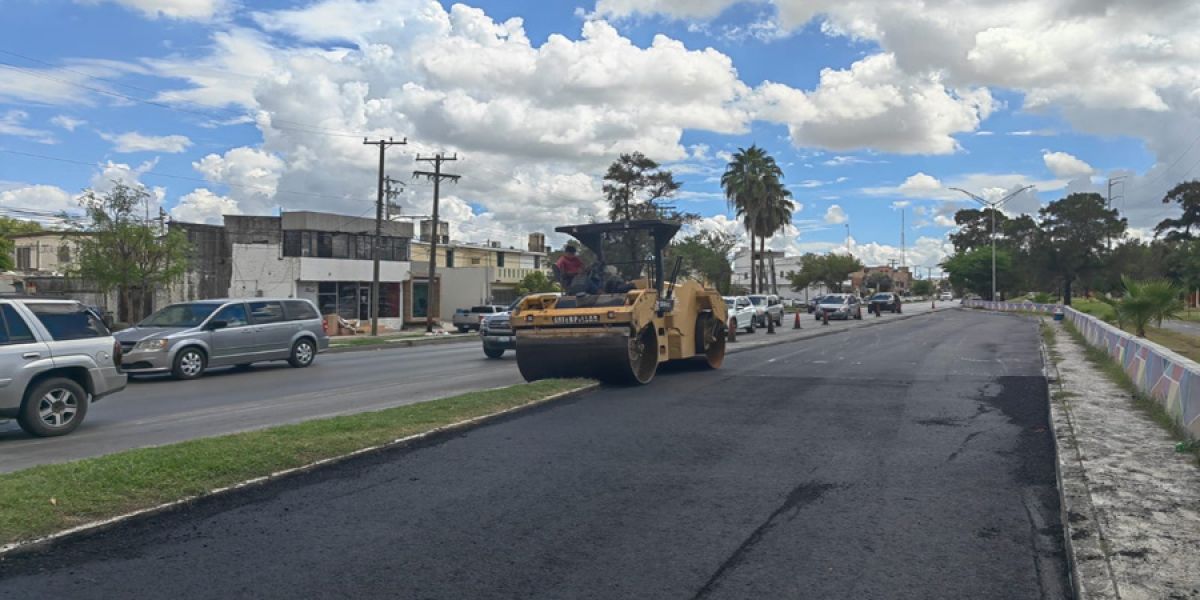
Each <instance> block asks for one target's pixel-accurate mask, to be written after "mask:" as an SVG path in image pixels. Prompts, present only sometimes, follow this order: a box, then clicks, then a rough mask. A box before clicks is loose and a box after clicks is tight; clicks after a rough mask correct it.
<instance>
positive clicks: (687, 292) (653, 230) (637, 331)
mask: <svg viewBox="0 0 1200 600" xmlns="http://www.w3.org/2000/svg"><path fill="white" fill-rule="evenodd" d="M679 228H680V224H679V223H676V222H671V221H663V220H657V219H654V220H638V221H620V222H615V223H591V224H587V225H572V226H568V227H559V228H558V229H557V230H556V231H558V232H560V233H566V234H568V235H571V236H572V237H574V238H575V239H577V240H579V242H580V243H582V244H583V245H584V246H585V247H586V248H587V249H588V250H590V251H591V254H592V255H593V256H594V257H595V258H594V260H593V262H592V264H591V265H588V267H587V268H586V269H585V271H584V273H583V274H581V275H580V276H579V277H576V278H574V280H573V281H571V282H565V283H566V293H564V294H563V295H561V296H555V295H553V294H544V295H534V296H529V297H527V298H525V299H524V301H523V302H522V303H521V304H520V305H519V306H517V307H516V309H515V310H514V311H513V314H512V326H513V329H514V331H515V334H516V337H517V365H518V366H519V367H520V370H521V375H522V376H524V377H525V379H526V380H528V381H534V380H538V379H548V378H556V377H590V378H594V379H599V380H601V381H605V382H611V383H629V384H643V383H648V382H649V381H650V380H651V379H653V378H654V374H655V373H656V372H657V370H658V365H659V363H663V362H667V361H675V360H691V359H695V360H697V361H699V362H701V363H703V364H704V365H706V366H708V367H709V368H714V369H715V368H718V367H720V366H721V363H722V362H723V360H724V358H725V333H726V329H725V323H726V320H727V319H726V315H725V301H724V300H723V299H722V298H721V295H720V294H719V293H717V292H716V291H715V290H711V289H706V288H704V286H702V285H700V284H699V283H697V282H695V281H690V280H689V281H682V282H680V281H678V277H679V262H678V261H676V262H675V264H674V265H673V266H672V274H671V275H670V276H669V277H668V276H667V274H666V269H665V267H664V264H663V261H664V257H663V253H664V251H665V250H666V248H667V245H668V244H669V243H670V241H671V238H673V237H674V236H675V234H676V233H677V232H678V231H679ZM609 261H611V262H609Z"/></svg>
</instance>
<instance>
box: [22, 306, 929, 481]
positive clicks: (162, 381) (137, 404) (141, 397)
mask: <svg viewBox="0 0 1200 600" xmlns="http://www.w3.org/2000/svg"><path fill="white" fill-rule="evenodd" d="M905 309H906V311H909V312H911V313H913V314H917V313H920V312H927V311H928V310H929V306H927V305H920V306H906V307H905ZM805 317H807V319H809V320H805V321H803V326H804V327H805V329H803V330H801V331H795V330H792V329H790V327H791V325H792V323H790V322H789V323H785V324H784V327H783V328H781V329H780V330H779V333H778V334H777V335H775V336H770V335H768V334H766V333H765V330H761V329H760V330H759V331H758V333H755V334H753V335H745V334H743V335H740V336H739V337H738V341H737V342H736V343H735V344H733V345H732V346H731V347H733V348H739V347H750V346H756V345H762V344H765V343H774V342H781V341H787V340H789V339H792V338H795V337H799V336H800V335H810V334H812V333H813V332H814V331H813V328H814V327H815V328H818V329H820V330H822V331H836V330H841V329H848V328H854V327H861V326H863V325H865V324H871V323H873V322H874V321H876V320H879V321H884V322H886V321H888V320H889V319H891V318H892V316H891V315H888V316H886V317H881V318H876V317H871V316H866V317H864V320H863V321H835V322H833V323H832V324H831V325H829V326H827V327H823V326H821V325H820V324H818V323H815V322H813V321H811V316H808V315H802V318H805ZM522 381H524V380H523V379H522V378H521V376H520V374H519V373H518V372H517V369H516V359H515V358H514V355H513V353H512V352H508V353H506V354H505V356H504V358H503V359H501V360H490V359H487V358H485V357H484V356H483V351H482V350H481V349H480V345H479V342H478V341H464V342H462V343H456V344H446V345H432V346H420V347H415V348H387V349H379V350H367V351H362V352H347V353H335V354H323V355H321V356H319V357H318V358H317V361H316V363H315V364H314V365H313V366H312V367H310V368H308V369H301V370H297V369H292V368H291V367H288V366H287V365H286V363H268V364H263V365H258V366H255V367H253V368H251V369H249V370H246V371H239V370H235V369H224V370H219V371H215V372H213V373H211V374H209V375H206V376H205V377H202V378H200V379H198V380H194V381H175V380H173V379H170V378H169V377H166V376H160V377H154V378H144V379H137V380H134V381H132V382H130V385H129V387H128V388H127V389H126V390H125V391H124V392H121V393H119V394H116V395H113V396H110V397H108V398H105V399H104V400H102V401H100V402H98V403H96V404H95V405H93V406H92V407H91V410H90V411H89V413H88V416H87V420H86V421H84V423H83V425H82V426H81V427H80V428H79V429H78V430H76V431H75V432H74V433H72V434H71V435H69V436H66V437H60V438H50V439H37V438H32V437H30V436H28V435H26V434H25V433H24V432H23V431H21V430H20V429H19V428H18V427H17V426H16V423H15V422H10V423H8V424H3V423H0V473H3V472H8V471H15V470H18V469H23V468H28V467H30V466H34V465H38V464H46V463H55V462H66V461H70V460H77V459H80V458H86V457H90V456H98V455H103V454H109V453H112V452H119V451H121V450H128V449H131V448H141V447H146V446H155V445H161V444H168V443H172V442H179V441H184V440H189V439H194V438H198V437H205V436H213V435H222V434H228V433H235V432H238V431H246V430H250V429H258V428H262V427H269V426H272V425H279V424H284V423H295V422H299V421H303V420H306V419H313V418H320V417H328V416H335V415H340V414H349V413H356V412H364V411H370V410H379V409H382V408H389V407H393V406H400V405H403V404H411V403H414V402H423V401H426V400H433V399H436V398H443V397H446V396H451V395H454V394H459V393H463V392H468V391H474V390H481V389H487V388H494V387H500V386H505V385H512V384H515V383H520V382H522Z"/></svg>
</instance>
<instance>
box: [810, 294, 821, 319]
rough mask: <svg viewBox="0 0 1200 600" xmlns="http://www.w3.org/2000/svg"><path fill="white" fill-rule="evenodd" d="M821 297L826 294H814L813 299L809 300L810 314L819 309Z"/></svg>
mask: <svg viewBox="0 0 1200 600" xmlns="http://www.w3.org/2000/svg"><path fill="white" fill-rule="evenodd" d="M821 298H824V296H813V298H812V300H809V301H808V314H810V315H811V314H813V313H814V312H816V310H817V305H818V304H820V303H821Z"/></svg>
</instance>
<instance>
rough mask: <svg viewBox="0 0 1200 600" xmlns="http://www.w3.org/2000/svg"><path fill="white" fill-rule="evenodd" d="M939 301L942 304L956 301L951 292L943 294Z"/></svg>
mask: <svg viewBox="0 0 1200 600" xmlns="http://www.w3.org/2000/svg"><path fill="white" fill-rule="evenodd" d="M938 299H939V300H941V301H942V302H950V301H951V300H954V294H953V293H951V292H942V295H941V297H940V298H938Z"/></svg>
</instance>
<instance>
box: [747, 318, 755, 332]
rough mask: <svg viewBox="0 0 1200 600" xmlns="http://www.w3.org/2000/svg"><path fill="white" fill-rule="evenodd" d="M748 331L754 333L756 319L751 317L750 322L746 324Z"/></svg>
mask: <svg viewBox="0 0 1200 600" xmlns="http://www.w3.org/2000/svg"><path fill="white" fill-rule="evenodd" d="M746 333H754V319H753V318H751V319H750V324H749V325H747V326H746Z"/></svg>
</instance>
